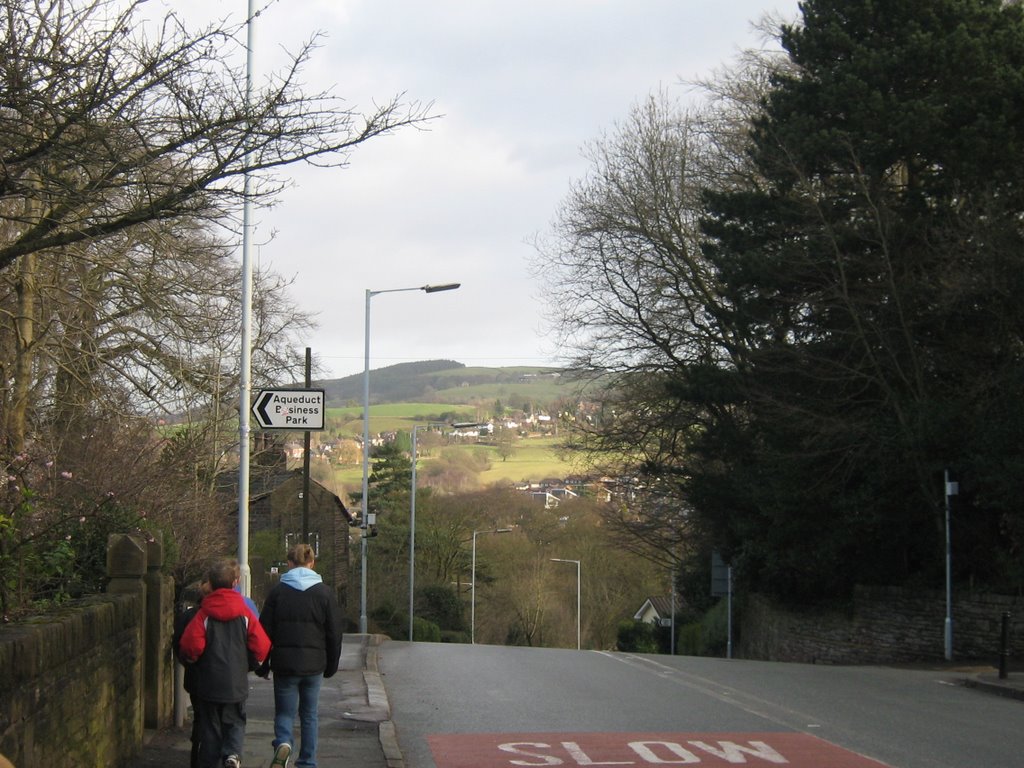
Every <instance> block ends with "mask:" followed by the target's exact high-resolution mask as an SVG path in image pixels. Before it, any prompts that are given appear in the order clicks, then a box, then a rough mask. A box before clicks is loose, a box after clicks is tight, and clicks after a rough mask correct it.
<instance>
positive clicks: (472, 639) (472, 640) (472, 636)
mask: <svg viewBox="0 0 1024 768" xmlns="http://www.w3.org/2000/svg"><path fill="white" fill-rule="evenodd" d="M511 532H512V529H511V528H495V529H493V530H488V531H473V558H472V565H471V566H470V588H469V644H470V645H476V537H477V534H480V533H511Z"/></svg>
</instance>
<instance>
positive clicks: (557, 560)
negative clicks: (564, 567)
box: [551, 557, 582, 651]
mask: <svg viewBox="0 0 1024 768" xmlns="http://www.w3.org/2000/svg"><path fill="white" fill-rule="evenodd" d="M551 562H553V563H575V564H576V650H577V651H578V650H579V649H580V648H581V645H580V639H581V638H580V609H581V605H582V601H581V597H582V592H581V588H580V583H581V581H580V561H579V560H563V559H562V558H560V557H552V558H551Z"/></svg>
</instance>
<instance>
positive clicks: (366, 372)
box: [359, 283, 460, 635]
mask: <svg viewBox="0 0 1024 768" xmlns="http://www.w3.org/2000/svg"><path fill="white" fill-rule="evenodd" d="M459 285H460V283H444V284H443V285H420V286H417V287H414V288H387V289H385V290H382V291H371V290H370V289H366V321H365V323H364V326H363V328H364V331H365V333H364V335H363V350H364V355H363V500H362V505H361V508H362V516H361V519H360V521H359V533H360V537H359V552H360V570H361V574H360V583H359V632H360V633H361V634H364V635H365V634H366V624H367V622H366V534H367V527H368V525H369V520H368V507H367V499H368V496H369V486H370V299H372V298H373V297H374V296H379V295H380V294H382V293H400V292H403V291H423V292H424V293H439V292H440V291H454V290H455V289H456V288H458V287H459Z"/></svg>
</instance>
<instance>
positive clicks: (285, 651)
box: [260, 544, 342, 768]
mask: <svg viewBox="0 0 1024 768" xmlns="http://www.w3.org/2000/svg"><path fill="white" fill-rule="evenodd" d="M314 565H315V560H314V553H313V549H312V548H311V547H310V546H309V545H308V544H296V545H295V546H293V547H291V548H290V549H289V550H288V570H287V571H286V572H285V573H284V575H283V576H281V581H280V582H279V583H278V584H277V585H276V586H274V588H273V589H271V590H270V593H269V594H268V595H267V599H266V601H265V602H264V603H263V611H262V612H261V613H260V623H261V624H262V625H263V628H264V629H265V630H266V633H267V636H268V637H269V638H270V640H271V643H272V644H273V645H272V649H271V652H270V658H269V660H268V662H269V670H272V671H273V673H274V742H273V745H274V762H273V763H271V765H273V766H280V767H281V768H284V767H285V766H287V765H288V759H289V756H290V755H291V753H292V745H293V744H294V743H295V742H294V740H293V738H292V733H293V729H294V726H295V717H296V714H298V717H299V722H300V724H301V731H302V733H301V736H302V741H301V744H300V746H299V757H298V760H297V761H296V762H295V766H296V768H315V766H316V748H317V731H318V727H319V717H318V706H319V701H320V686H321V685H322V683H323V681H324V678H329V677H332V676H333V675H334V674H335V673H336V672H337V671H338V662H339V661H340V659H341V634H342V633H341V616H340V613H339V610H338V602H337V600H336V599H335V597H334V592H333V590H331V588H330V587H328V586H327V585H326V584H324V582H323V579H322V578H321V577H320V574H318V573H317V572H316V571H315V570H313V568H314ZM269 670H268V669H267V665H265V666H264V668H263V669H262V670H261V673H262V674H264V675H266V674H267V673H268V671H269Z"/></svg>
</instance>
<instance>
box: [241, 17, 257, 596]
mask: <svg viewBox="0 0 1024 768" xmlns="http://www.w3.org/2000/svg"><path fill="white" fill-rule="evenodd" d="M254 2H255V0H249V3H248V10H247V15H246V18H245V26H246V41H245V107H246V112H248V110H249V107H250V105H251V103H252V49H253V26H254V25H253V19H254V15H255V8H254ZM246 141H247V142H248V139H246ZM245 163H246V170H245V177H244V182H243V191H242V201H243V207H242V339H241V344H242V349H241V355H240V357H239V368H240V371H239V383H240V387H239V389H240V392H239V398H238V399H239V402H238V564H239V566H240V569H239V570H240V573H239V580H238V583H239V587H240V589H241V590H242V594H243V595H246V596H248V595H249V594H250V592H251V584H252V572H251V570H250V569H249V400H250V392H249V389H250V386H251V384H250V381H249V379H250V371H251V368H252V340H251V336H252V260H251V259H250V257H249V250H250V241H251V229H252V224H251V216H252V213H251V208H252V205H251V201H250V193H251V181H250V174H249V156H248V154H246V158H245Z"/></svg>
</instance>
